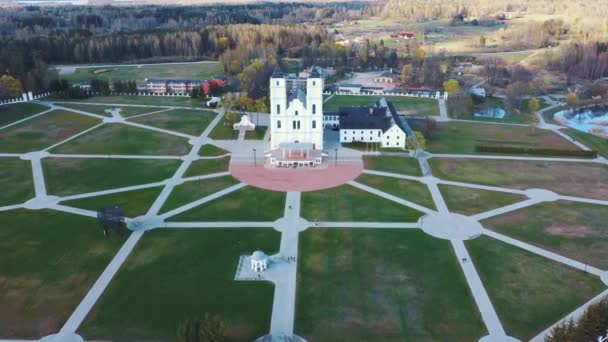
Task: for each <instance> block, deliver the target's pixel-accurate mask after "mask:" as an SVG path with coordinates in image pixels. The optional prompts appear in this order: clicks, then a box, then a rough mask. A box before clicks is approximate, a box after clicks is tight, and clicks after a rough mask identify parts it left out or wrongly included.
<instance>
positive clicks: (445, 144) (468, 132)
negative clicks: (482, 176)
mask: <svg viewBox="0 0 608 342" xmlns="http://www.w3.org/2000/svg"><path fill="white" fill-rule="evenodd" d="M410 125H411V126H412V129H414V130H416V129H419V128H420V127H421V126H422V125H423V122H422V121H421V120H410ZM426 143H427V151H429V152H436V153H467V154H474V153H477V152H476V151H475V146H477V145H480V146H512V147H528V148H551V149H561V150H569V151H571V150H578V147H577V146H576V145H574V144H572V143H570V142H568V141H567V140H565V139H564V138H562V137H560V136H559V135H557V134H555V133H553V132H551V131H547V130H540V129H535V130H534V131H533V130H531V128H529V127H522V126H505V125H494V124H483V123H470V122H447V123H438V124H437V131H436V132H435V133H433V134H432V136H431V137H430V138H428V139H427V141H426Z"/></svg>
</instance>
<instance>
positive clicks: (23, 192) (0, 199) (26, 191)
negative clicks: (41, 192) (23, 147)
mask: <svg viewBox="0 0 608 342" xmlns="http://www.w3.org/2000/svg"><path fill="white" fill-rule="evenodd" d="M0 189H2V191H0V206H5V205H9V204H19V203H23V202H25V201H27V200H29V199H31V198H32V197H34V196H35V192H34V181H33V179H32V165H31V162H30V161H26V160H21V159H18V158H1V159H0Z"/></svg>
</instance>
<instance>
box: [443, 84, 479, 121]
mask: <svg viewBox="0 0 608 342" xmlns="http://www.w3.org/2000/svg"><path fill="white" fill-rule="evenodd" d="M448 111H449V112H450V115H451V116H452V117H454V118H456V119H458V117H459V116H460V115H467V114H470V113H471V112H472V111H473V99H472V98H471V95H470V94H469V93H467V92H466V91H464V90H459V91H456V92H454V93H451V94H450V96H449V97H448Z"/></svg>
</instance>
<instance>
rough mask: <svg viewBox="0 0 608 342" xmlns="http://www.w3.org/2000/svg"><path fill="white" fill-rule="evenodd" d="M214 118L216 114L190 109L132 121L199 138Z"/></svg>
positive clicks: (142, 117)
mask: <svg viewBox="0 0 608 342" xmlns="http://www.w3.org/2000/svg"><path fill="white" fill-rule="evenodd" d="M214 117H215V113H213V112H207V111H200V110H190V109H173V110H169V111H164V112H160V113H156V114H151V115H145V116H141V117H137V118H134V119H133V120H131V121H134V122H138V123H141V124H145V125H149V126H154V127H159V128H163V129H167V130H170V131H176V132H181V133H185V134H190V135H194V136H199V135H200V134H201V133H202V132H203V131H204V130H205V128H207V126H209V123H210V122H211V120H213V118H214Z"/></svg>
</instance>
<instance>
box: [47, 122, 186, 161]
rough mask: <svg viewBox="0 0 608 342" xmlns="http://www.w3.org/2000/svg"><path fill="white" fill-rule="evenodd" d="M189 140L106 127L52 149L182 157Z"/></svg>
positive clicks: (119, 125) (112, 125)
mask: <svg viewBox="0 0 608 342" xmlns="http://www.w3.org/2000/svg"><path fill="white" fill-rule="evenodd" d="M190 148H191V145H190V144H188V139H186V138H182V137H177V136H173V135H169V134H164V133H160V132H155V131H151V130H147V129H143V128H139V127H133V126H129V125H125V124H121V123H111V124H105V125H103V126H101V127H98V128H96V129H94V130H92V131H90V132H87V133H86V134H84V135H81V136H79V137H77V138H76V139H74V140H71V141H68V142H66V143H65V144H61V145H59V146H57V147H55V148H53V149H52V150H51V152H53V153H67V154H136V155H137V154H148V155H178V156H181V155H184V154H186V153H188V151H189V150H190Z"/></svg>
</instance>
